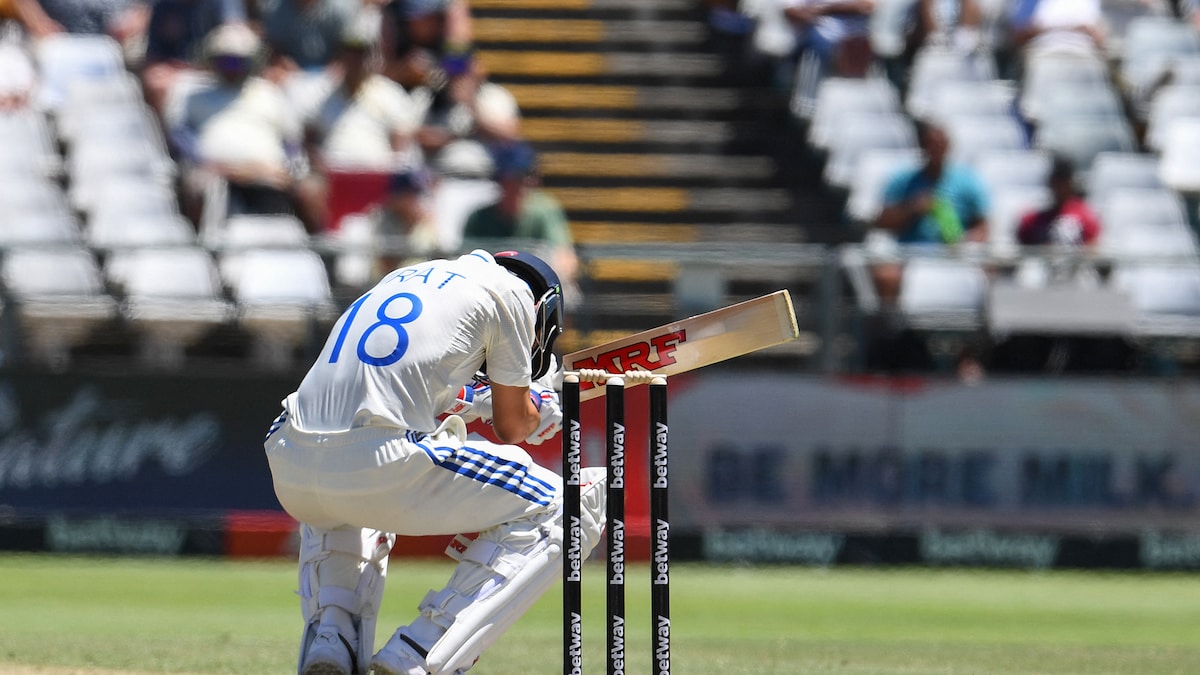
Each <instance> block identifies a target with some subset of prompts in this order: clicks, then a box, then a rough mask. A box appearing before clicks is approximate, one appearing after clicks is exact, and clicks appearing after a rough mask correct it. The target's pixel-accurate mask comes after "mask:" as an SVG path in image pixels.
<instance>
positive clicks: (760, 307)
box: [563, 290, 800, 401]
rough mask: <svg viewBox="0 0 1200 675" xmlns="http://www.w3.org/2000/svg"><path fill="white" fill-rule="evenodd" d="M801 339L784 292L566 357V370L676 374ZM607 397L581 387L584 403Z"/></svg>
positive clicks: (599, 390) (601, 391) (588, 385)
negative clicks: (645, 371) (644, 371)
mask: <svg viewBox="0 0 1200 675" xmlns="http://www.w3.org/2000/svg"><path fill="white" fill-rule="evenodd" d="M798 337H800V331H799V329H798V328H797V326H796V311H795V309H794V308H793V307H792V297H791V295H790V294H789V293H788V292H787V291H786V290H781V291H776V292H774V293H771V294H768V295H764V296H761V297H758V298H754V299H752V300H746V301H745V302H739V303H737V304H734V305H730V306H728V307H722V308H721V309H716V310H713V311H711V312H706V313H704V314H698V315H696V316H693V317H689V318H686V319H680V320H679V321H673V322H671V323H668V324H666V325H663V326H659V327H658V328H651V329H650V330H645V331H642V332H640V333H636V334H634V335H629V336H627V337H623V338H620V339H618V340H613V341H612V342H608V343H605V344H602V345H597V346H595V347H590V348H588V349H582V350H580V351H577V352H572V353H570V354H567V355H566V356H564V357H563V367H564V368H565V369H566V370H579V369H581V368H595V369H599V370H603V371H607V372H610V373H614V374H620V373H623V372H625V371H627V370H649V371H652V372H655V373H660V374H663V375H674V374H677V373H686V372H687V371H689V370H695V369H696V368H702V367H704V366H708V365H712V364H714V363H719V362H721V361H726V360H728V359H732V358H735V357H738V356H743V355H745V354H749V353H751V352H756V351H759V350H760V349H766V348H767V347H774V346H775V345H780V344H784V343H786V342H791V341H792V340H795V339H797V338H798ZM603 394H604V387H603V386H596V385H592V384H591V383H586V382H585V383H582V384H581V386H580V398H581V400H585V401H586V400H588V399H592V398H596V397H597V396H601V395H603Z"/></svg>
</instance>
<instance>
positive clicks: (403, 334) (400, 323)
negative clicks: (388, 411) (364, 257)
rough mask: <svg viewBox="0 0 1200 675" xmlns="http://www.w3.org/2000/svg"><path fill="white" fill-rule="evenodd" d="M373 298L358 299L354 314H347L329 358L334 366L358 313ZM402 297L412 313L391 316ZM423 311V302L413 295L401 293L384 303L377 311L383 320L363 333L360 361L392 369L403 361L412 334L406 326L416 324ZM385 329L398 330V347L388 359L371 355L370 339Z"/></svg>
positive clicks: (359, 346) (368, 294)
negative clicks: (388, 311)
mask: <svg viewBox="0 0 1200 675" xmlns="http://www.w3.org/2000/svg"><path fill="white" fill-rule="evenodd" d="M370 296H371V294H370V293H367V294H366V295H363V296H362V297H361V298H359V299H358V300H355V301H354V304H353V305H351V306H350V311H349V312H347V314H346V321H345V323H343V324H342V330H341V331H340V332H339V333H338V336H337V340H335V341H334V343H333V353H332V354H330V356H329V362H330V363H337V360H338V356H339V355H341V353H342V345H343V344H344V343H345V342H346V335H347V334H349V332H350V324H352V323H354V319H355V317H357V316H358V310H359V309H360V308H361V307H362V305H363V303H364V302H366V301H367V298H369V297H370ZM398 298H404V299H405V300H408V302H409V305H410V307H409V310H408V313H407V314H405V315H404V316H401V317H390V316H388V315H387V309H388V307H389V306H391V304H392V302H393V301H395V300H396V299H398ZM422 309H423V306H422V304H421V299H420V298H418V297H417V296H415V295H413V294H412V293H397V294H395V295H393V296H392V297H390V298H388V299H387V300H384V301H383V303H381V304H380V305H379V309H378V310H376V311H375V316H376V318H378V319H379V320H378V321H376V322H375V323H373V324H371V325H370V326H367V329H366V330H364V331H363V334H362V337H360V338H359V339H358V349H357V353H358V358H359V360H361V361H362V362H363V363H366V364H368V365H372V366H390V365H391V364H393V363H395V362H397V361H399V360H400V358H401V357H403V356H404V352H406V351H408V331H407V330H405V329H404V324H406V323H412V322H413V321H415V320H416V318H417V317H418V316H421V310H422ZM381 326H387V327H388V328H391V329H392V330H393V331H395V333H396V348H395V349H393V350H392V352H391V353H390V354H387V355H386V356H371V355H370V354H368V353H367V338H369V337H370V336H371V333H374V332H375V331H376V330H378V329H379V328H380V327H381Z"/></svg>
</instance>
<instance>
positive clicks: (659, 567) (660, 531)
mask: <svg viewBox="0 0 1200 675" xmlns="http://www.w3.org/2000/svg"><path fill="white" fill-rule="evenodd" d="M670 536H671V524H670V523H668V522H667V521H665V520H663V519H662V518H659V519H658V520H656V521H655V522H654V572H655V574H654V585H655V586H665V585H667V584H669V583H671V557H670V554H669V550H670V547H669V540H670Z"/></svg>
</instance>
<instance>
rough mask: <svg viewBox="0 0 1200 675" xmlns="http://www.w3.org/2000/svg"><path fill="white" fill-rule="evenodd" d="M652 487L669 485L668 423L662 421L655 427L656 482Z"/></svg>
mask: <svg viewBox="0 0 1200 675" xmlns="http://www.w3.org/2000/svg"><path fill="white" fill-rule="evenodd" d="M651 487H655V488H663V489H665V488H666V487H667V425H665V424H663V423H662V422H659V423H658V424H657V425H656V426H655V427H654V484H653V485H651Z"/></svg>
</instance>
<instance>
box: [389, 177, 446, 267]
mask: <svg viewBox="0 0 1200 675" xmlns="http://www.w3.org/2000/svg"><path fill="white" fill-rule="evenodd" d="M433 183H434V177H433V174H432V173H430V172H429V171H428V170H427V169H425V168H408V169H405V170H404V171H401V172H399V173H397V174H395V175H393V176H392V179H391V181H390V182H389V183H388V196H387V199H386V200H384V202H383V204H381V205H380V206H379V208H377V209H376V210H375V212H374V214H373V220H374V224H375V233H376V238H377V239H378V240H379V242H380V244H381V245H382V246H381V248H382V252H381V253H380V255H379V269H377V276H382V275H383V274H386V273H387V272H389V271H391V270H393V269H396V268H397V267H400V266H401V265H406V264H408V263H410V262H412V261H414V260H423V259H426V258H429V257H432V256H434V255H435V254H437V253H438V252H439V251H438V242H439V235H438V229H437V221H436V220H435V219H434V216H433V212H432V210H431V208H430V196H431V192H432V189H433Z"/></svg>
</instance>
